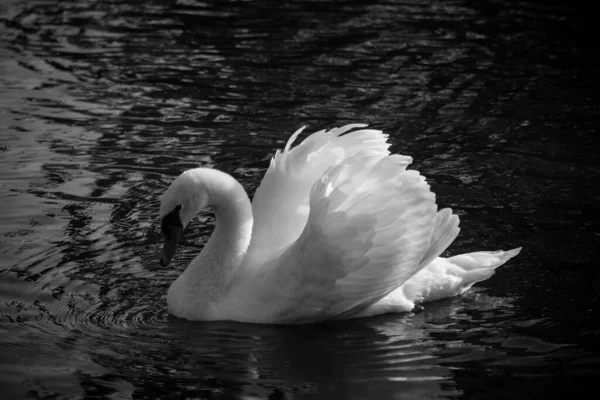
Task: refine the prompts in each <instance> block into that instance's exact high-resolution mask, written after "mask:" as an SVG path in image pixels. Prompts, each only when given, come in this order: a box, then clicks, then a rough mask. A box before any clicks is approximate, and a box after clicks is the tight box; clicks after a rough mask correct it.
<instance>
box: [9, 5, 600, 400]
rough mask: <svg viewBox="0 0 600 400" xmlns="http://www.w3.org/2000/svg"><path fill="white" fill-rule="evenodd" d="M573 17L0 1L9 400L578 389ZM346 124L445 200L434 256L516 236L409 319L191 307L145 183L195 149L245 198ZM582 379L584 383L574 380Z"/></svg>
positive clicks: (578, 177)
mask: <svg viewBox="0 0 600 400" xmlns="http://www.w3.org/2000/svg"><path fill="white" fill-rule="evenodd" d="M586 11H589V10H585V9H581V8H579V7H576V6H575V4H573V3H570V2H563V3H560V2H556V3H554V4H552V5H548V4H547V3H546V5H542V4H541V2H535V1H525V2H519V3H518V4H516V3H513V2H509V1H506V2H502V1H485V2H474V1H473V2H471V1H450V2H442V1H440V2H437V1H426V2H416V1H414V2H411V1H398V2H396V1H368V2H367V1H348V2H327V1H319V2H317V1H286V2H276V1H263V2H245V1H228V2H196V1H172V2H152V1H150V2H148V1H145V2H139V1H131V0H124V1H101V2H94V1H87V2H86V1H61V2H55V1H29V2H17V1H12V2H4V3H3V5H0V32H1V36H0V172H1V174H0V201H1V202H2V206H3V208H2V210H3V212H2V213H1V214H0V260H1V261H0V382H1V385H2V388H3V389H2V390H3V396H7V398H82V397H86V398H207V399H209V398H245V399H250V398H270V399H291V398H294V399H334V398H335V399H370V398H386V399H393V398H398V399H421V398H493V399H498V398H507V399H508V398H510V399H516V398H532V397H535V398H544V397H548V396H550V395H557V394H559V395H560V394H562V395H571V396H572V395H574V394H578V393H579V394H583V393H584V389H587V388H588V387H592V385H593V383H594V382H595V379H597V378H599V374H598V371H599V370H600V354H599V353H598V351H597V350H596V347H597V346H596V345H597V342H598V339H599V335H600V318H599V317H598V315H600V314H599V311H598V304H599V300H600V299H599V294H598V292H599V290H598V287H600V279H599V278H598V276H599V275H598V272H597V261H596V253H597V251H596V249H597V248H598V246H599V244H600V243H599V226H598V221H597V219H596V218H594V217H593V216H594V215H596V214H597V213H598V211H599V210H598V204H599V199H600V195H599V191H598V189H597V182H598V178H599V175H600V174H599V163H598V161H599V160H598V153H597V149H598V144H599V143H598V142H599V140H598V137H599V136H598V133H599V132H598V126H599V125H598V122H599V116H600V108H599V106H598V104H600V102H599V100H600V99H599V95H598V94H599V93H600V91H599V89H600V79H599V78H598V77H599V76H600V74H599V73H600V67H599V66H598V64H597V62H596V56H597V54H596V53H597V51H596V43H595V42H594V41H593V37H594V36H593V32H594V25H593V24H594V23H595V22H594V21H593V20H592V19H591V17H588V15H590V14H589V13H588V12H586ZM351 122H365V123H368V124H370V125H372V126H374V127H377V128H379V129H383V130H385V131H386V132H388V133H389V134H390V140H391V142H392V144H393V146H392V150H393V151H396V152H401V153H403V154H407V155H411V156H413V158H414V160H415V161H414V164H413V168H416V169H418V170H420V171H421V172H422V173H423V174H424V175H425V176H427V177H428V179H429V182H430V183H431V186H432V189H433V190H434V192H435V193H436V194H437V199H438V203H439V204H440V206H443V207H447V206H450V207H452V208H453V209H454V210H455V212H456V213H457V214H459V215H460V217H461V226H462V231H461V234H460V236H459V238H458V239H457V240H456V242H455V243H454V244H453V245H452V246H451V248H450V249H449V251H448V253H447V254H458V253H461V252H470V251H476V250H483V249H489V250H492V249H509V248H513V247H518V246H523V247H524V250H523V252H522V253H521V254H520V255H519V256H518V257H517V258H515V259H514V260H512V261H511V262H510V263H509V265H507V266H505V267H502V268H501V269H500V270H498V272H497V274H496V275H495V276H494V277H493V278H491V279H490V280H488V281H486V282H484V283H481V284H479V285H477V288H476V289H474V290H473V291H471V292H469V293H468V294H466V295H464V296H462V297H459V298H455V299H449V300H444V301H441V302H437V303H433V304H430V305H428V306H427V307H426V308H425V311H424V312H423V313H420V314H404V315H387V316H380V317H376V318H368V319H361V320H354V321H346V322H337V323H326V324H318V325H307V326H260V325H249V324H236V323H188V322H186V321H182V320H178V319H176V318H173V317H170V316H169V315H168V314H167V312H166V304H165V295H166V291H167V288H168V287H169V285H170V283H171V282H172V281H173V280H174V279H175V278H176V277H177V276H178V275H179V274H180V273H181V271H182V270H183V269H184V268H185V266H186V265H187V263H189V261H190V260H191V259H192V258H193V256H194V255H195V254H196V253H197V252H198V251H199V250H200V249H201V248H202V245H203V244H204V243H205V242H206V240H207V238H208V236H209V235H210V233H211V230H212V226H213V222H214V221H213V219H212V217H211V216H210V215H209V214H206V215H203V216H202V218H201V219H200V221H199V222H196V223H193V224H192V226H190V228H188V229H189V232H188V235H187V237H188V241H187V242H186V243H185V245H184V246H183V247H182V249H181V252H180V253H179V255H178V257H177V259H176V260H175V263H174V264H173V265H172V266H171V267H169V268H162V267H160V265H158V262H157V260H158V259H157V254H158V250H159V245H160V240H161V238H160V233H159V226H158V221H157V214H158V209H157V207H158V198H159V195H160V193H162V191H163V190H165V189H166V187H167V186H168V184H169V183H170V182H171V181H172V180H173V179H174V177H175V176H177V175H178V174H179V173H180V172H181V171H183V170H185V169H187V168H191V167H195V166H198V165H202V166H211V167H216V168H220V169H222V170H224V171H226V172H229V173H231V174H232V175H233V176H235V177H236V178H237V179H239V180H240V182H242V184H243V185H244V186H245V187H246V189H247V191H248V192H249V193H250V194H252V193H253V192H254V190H255V189H256V187H257V186H258V184H259V182H260V179H261V177H262V174H263V173H264V171H265V170H266V168H267V167H268V165H269V159H270V157H271V156H272V154H273V153H274V151H275V150H276V149H278V148H281V147H282V146H283V144H284V143H285V140H286V139H287V137H288V136H289V135H290V134H291V133H292V132H293V131H294V130H295V129H296V128H298V127H299V126H302V125H308V126H309V128H308V130H310V131H314V130H318V129H320V128H322V127H334V126H341V125H343V124H346V123H351ZM595 386H596V385H593V387H595Z"/></svg>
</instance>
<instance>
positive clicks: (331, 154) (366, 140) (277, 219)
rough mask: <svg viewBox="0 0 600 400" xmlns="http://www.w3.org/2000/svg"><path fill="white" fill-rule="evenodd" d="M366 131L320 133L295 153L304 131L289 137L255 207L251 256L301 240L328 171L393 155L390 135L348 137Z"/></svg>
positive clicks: (376, 133) (256, 196)
mask: <svg viewBox="0 0 600 400" xmlns="http://www.w3.org/2000/svg"><path fill="white" fill-rule="evenodd" d="M365 126H366V125H364V124H352V125H346V126H343V127H341V128H334V129H331V130H329V131H326V130H322V131H319V132H316V133H313V134H312V135H310V136H309V137H307V138H306V139H305V140H304V141H302V143H300V144H299V145H298V146H296V147H294V148H292V144H293V143H294V141H295V140H296V139H297V138H298V136H299V135H300V133H301V132H302V130H303V129H304V128H301V129H299V130H298V131H296V132H295V133H294V134H293V135H292V136H291V138H290V139H289V141H288V142H287V144H286V146H285V149H284V150H283V152H280V151H277V153H276V154H275V156H274V157H273V159H272V160H271V165H270V166H269V169H268V170H267V172H266V173H265V176H264V178H263V180H262V182H261V184H260V186H259V187H258V189H257V190H256V193H255V194H254V199H253V201H252V212H253V214H254V227H253V230H252V242H251V244H250V248H249V255H250V256H252V255H254V256H255V257H257V258H259V259H263V258H264V257H261V256H260V254H264V253H265V252H268V253H269V254H275V253H276V252H277V251H279V250H281V249H283V248H284V247H285V246H287V245H289V244H290V243H292V242H293V241H294V240H296V239H298V237H299V236H300V233H302V231H303V230H304V227H305V225H306V221H307V220H308V214H309V194H310V190H311V188H312V186H313V185H314V184H315V182H316V181H317V180H318V179H320V178H321V177H322V176H323V174H324V173H325V171H327V170H328V169H329V168H331V167H332V166H335V165H338V164H339V163H341V162H342V161H344V160H346V159H348V158H350V157H353V156H354V155H356V154H357V153H358V152H368V153H369V154H371V155H372V157H374V158H377V159H379V158H382V157H385V156H387V155H388V154H389V151H388V148H389V146H390V145H389V144H388V143H387V141H386V140H387V135H385V134H383V133H382V132H381V131H378V130H374V129H358V130H355V131H352V132H348V131H350V130H352V129H356V128H364V127H365ZM347 132H348V133H347ZM344 133H346V134H345V135H343V134H344ZM341 135H343V136H341Z"/></svg>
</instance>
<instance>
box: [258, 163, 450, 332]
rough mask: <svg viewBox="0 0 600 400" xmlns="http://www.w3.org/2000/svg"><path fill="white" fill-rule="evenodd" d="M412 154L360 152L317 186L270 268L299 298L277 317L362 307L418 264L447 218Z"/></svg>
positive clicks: (296, 318) (345, 312) (344, 312)
mask: <svg viewBox="0 0 600 400" xmlns="http://www.w3.org/2000/svg"><path fill="white" fill-rule="evenodd" d="M409 161H410V158H409V157H404V156H399V155H391V156H388V157H384V158H380V159H379V160H378V161H376V162H373V160H371V159H370V158H369V155H368V154H364V155H363V154H362V153H361V152H359V153H357V154H356V155H355V156H354V157H350V158H348V159H345V160H344V161H342V162H341V163H339V164H337V165H335V166H333V167H331V168H330V169H329V170H328V171H327V172H326V173H325V174H324V175H323V176H322V177H321V178H320V179H319V180H318V181H317V182H316V183H315V184H314V185H313V187H312V190H311V193H310V214H309V216H308V220H307V223H306V226H305V227H304V230H303V231H302V234H301V235H300V237H299V238H298V240H297V241H295V242H294V243H293V244H291V245H290V246H289V248H287V250H286V251H285V252H284V253H283V254H282V255H281V258H280V259H279V260H277V262H276V263H274V264H276V265H278V267H277V270H273V271H271V272H272V273H271V274H268V276H270V278H271V282H270V285H276V286H277V287H279V288H280V290H283V291H285V292H287V293H290V296H291V298H290V304H291V305H293V306H292V307H290V308H289V309H286V308H285V307H282V309H281V314H280V315H279V316H278V320H283V321H289V322H305V319H307V318H308V319H319V318H323V319H325V318H331V317H335V316H338V317H347V316H349V315H352V314H356V313H359V312H360V311H362V310H364V309H365V308H367V307H369V306H370V305H372V304H373V303H375V302H377V301H378V300H379V299H381V298H382V297H384V296H386V295H387V294H388V293H390V292H391V291H393V290H394V289H396V288H397V287H399V286H400V285H401V284H402V283H404V282H405V281H406V280H407V279H409V278H410V277H411V276H412V275H413V274H415V273H416V272H417V271H418V270H419V268H420V266H421V265H420V264H421V261H422V260H423V259H424V257H425V255H426V254H428V253H427V252H428V249H429V248H430V245H431V243H432V237H433V236H434V235H433V232H434V229H435V228H436V220H437V219H438V218H441V217H437V206H436V204H435V196H434V195H433V193H431V191H430V190H429V185H428V184H427V183H426V182H425V179H424V178H423V177H422V176H420V175H419V173H418V172H417V171H407V170H406V166H407V165H408V163H409ZM443 215H445V214H443ZM390 221H391V222H390ZM438 222H440V224H441V222H442V220H440V221H438ZM437 226H438V227H439V225H437ZM292 276H293V277H294V279H289V277H292Z"/></svg>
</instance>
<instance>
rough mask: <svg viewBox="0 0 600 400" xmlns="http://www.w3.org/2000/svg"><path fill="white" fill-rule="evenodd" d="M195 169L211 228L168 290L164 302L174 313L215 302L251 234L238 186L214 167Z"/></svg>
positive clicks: (246, 204)
mask: <svg viewBox="0 0 600 400" xmlns="http://www.w3.org/2000/svg"><path fill="white" fill-rule="evenodd" d="M197 171H198V174H199V176H198V177H194V178H197V179H194V182H197V183H198V184H199V185H202V186H203V188H204V189H205V190H206V191H207V193H208V206H210V207H212V209H213V211H214V213H215V230H214V232H213V234H212V236H211V237H210V239H209V240H208V242H207V243H206V246H204V249H203V250H202V252H201V253H200V254H199V255H198V256H197V257H196V258H195V259H194V260H193V261H192V262H191V263H190V265H189V266H188V268H187V269H186V270H185V271H184V273H183V274H182V275H181V276H180V277H179V278H178V279H177V280H176V281H175V283H174V284H173V286H172V287H171V288H170V289H169V294H168V298H167V302H168V303H169V308H170V309H172V311H175V312H174V313H175V314H176V315H179V314H185V313H187V312H194V313H198V312H199V311H200V310H198V308H204V307H209V308H210V307H211V305H214V304H216V303H218V302H219V300H220V299H221V298H222V297H223V296H224V295H225V294H226V293H227V291H228V289H229V287H230V285H231V283H232V280H233V278H234V276H235V273H236V271H237V270H238V268H239V267H240V266H241V264H242V262H243V260H244V257H245V255H246V251H247V250H248V246H249V245H250V239H251V236H252V222H253V218H252V206H251V204H250V200H249V199H248V195H247V194H246V191H245V190H244V188H243V187H242V185H241V184H240V183H239V182H237V181H236V180H235V179H234V178H232V177H231V176H230V175H227V174H225V173H223V172H220V171H217V170H206V169H199V170H197ZM174 308H179V312H177V311H176V310H175V309H174ZM186 309H187V311H183V310H186ZM192 310H193V311H192ZM206 312H209V311H208V310H207V311H206ZM180 316H185V315H180Z"/></svg>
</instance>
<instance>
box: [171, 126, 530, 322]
mask: <svg viewBox="0 0 600 400" xmlns="http://www.w3.org/2000/svg"><path fill="white" fill-rule="evenodd" d="M364 127H366V125H362V124H353V125H346V126H344V127H342V128H337V129H332V130H329V131H325V130H322V131H319V132H316V133H314V134H312V135H311V136H309V137H308V138H306V139H305V140H304V141H303V142H302V143H301V144H300V145H298V146H296V147H295V148H293V149H292V148H291V146H292V143H293V142H294V140H295V139H296V138H297V137H298V135H299V134H300V132H301V131H302V129H303V128H302V129H300V130H298V131H297V132H296V133H294V134H293V135H292V137H291V138H290V140H289V141H288V142H287V145H286V146H285V149H284V150H283V152H280V151H277V153H276V154H275V156H274V157H273V159H272V160H271V165H270V167H269V169H268V170H267V172H266V174H265V177H264V178H263V180H262V182H261V184H260V186H259V188H258V189H257V190H256V194H255V196H254V201H253V203H252V204H251V203H250V200H249V199H248V196H247V194H246V192H245V190H244V188H243V187H242V185H241V184H240V183H238V182H237V181H236V180H235V179H234V178H232V177H231V176H230V175H227V174H226V173H224V172H220V171H218V170H214V169H209V168H196V169H192V170H189V171H186V172H184V173H183V174H181V175H180V176H179V177H178V178H177V179H175V181H174V182H173V183H172V184H171V186H170V187H169V188H168V190H167V191H166V193H165V194H164V196H163V197H162V201H161V206H160V218H161V228H162V231H163V233H164V234H165V245H164V248H163V253H162V256H161V264H163V265H168V264H169V262H170V260H171V258H172V257H173V255H174V253H175V247H176V244H177V242H178V240H179V238H180V235H181V232H182V230H183V229H184V228H185V227H186V226H187V225H188V223H189V222H190V221H191V219H192V218H194V217H195V216H196V215H197V213H198V212H199V211H200V210H202V209H203V208H206V207H212V209H213V210H214V213H215V217H216V227H215V230H214V233H213V235H212V236H211V238H210V240H209V241H208V243H207V244H206V246H205V247H204V249H203V250H202V252H201V253H200V254H199V255H198V256H197V257H196V258H195V259H194V260H193V261H192V262H191V263H190V265H189V266H188V267H187V269H186V270H185V271H184V272H183V273H182V274H181V276H179V278H178V279H177V280H176V281H175V282H174V283H173V284H172V286H171V287H170V288H169V291H168V294H167V304H168V308H169V312H170V313H172V314H174V315H176V316H178V317H181V318H186V319H189V320H233V321H242V322H257V323H303V322H315V321H322V320H327V319H340V318H354V317H364V316H369V315H377V314H382V313H388V312H405V311H411V310H412V309H413V308H414V307H415V305H417V304H420V303H423V302H426V301H431V300H436V299H440V298H444V297H450V296H454V295H457V294H459V293H462V292H464V291H465V290H467V289H469V288H470V287H471V285H473V283H475V282H478V281H481V280H484V279H487V278H489V277H490V276H491V275H493V273H494V269H495V268H496V267H498V266H500V265H502V264H504V263H505V262H506V261H508V260H509V259H510V258H511V257H514V256H515V255H516V254H518V253H519V251H520V248H517V249H513V250H510V251H496V252H477V253H470V254H463V255H458V256H454V257H451V258H442V257H438V256H439V255H440V254H441V253H442V251H444V250H445V249H446V248H447V247H448V246H449V245H450V243H451V242H452V241H453V240H454V238H455V237H456V235H457V234H458V232H459V228H458V217H457V216H456V215H453V214H452V211H451V210H450V209H448V208H447V209H443V210H441V211H439V212H438V211H437V205H436V203H435V196H434V194H433V193H431V191H430V190H429V185H428V184H427V183H426V182H425V178H423V177H422V176H421V175H419V173H418V172H417V171H412V170H411V171H407V170H406V167H407V166H408V165H409V164H410V163H411V161H412V159H411V158H410V157H407V156H402V155H390V154H389V151H388V147H389V144H388V143H387V135H385V134H383V133H382V132H381V131H378V130H372V129H358V130H353V129H356V128H364ZM351 130H353V131H351ZM349 131H350V132H349ZM344 133H346V134H345V135H343V134H344Z"/></svg>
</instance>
